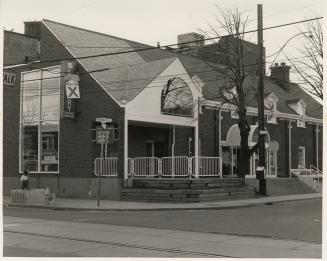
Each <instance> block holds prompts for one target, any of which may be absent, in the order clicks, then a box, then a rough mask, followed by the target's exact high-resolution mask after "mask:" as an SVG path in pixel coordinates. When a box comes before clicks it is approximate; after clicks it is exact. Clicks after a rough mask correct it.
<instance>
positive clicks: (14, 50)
mask: <svg viewBox="0 0 327 261" xmlns="http://www.w3.org/2000/svg"><path fill="white" fill-rule="evenodd" d="M39 48H40V43H39V41H38V40H37V39H35V38H32V37H28V36H25V35H23V34H19V33H15V32H10V31H4V38H3V64H4V65H10V64H22V63H26V62H27V61H28V62H32V61H35V60H38V59H39V57H38V54H39V53H40V50H39ZM26 57H27V58H26ZM26 59H28V60H27V61H26Z"/></svg>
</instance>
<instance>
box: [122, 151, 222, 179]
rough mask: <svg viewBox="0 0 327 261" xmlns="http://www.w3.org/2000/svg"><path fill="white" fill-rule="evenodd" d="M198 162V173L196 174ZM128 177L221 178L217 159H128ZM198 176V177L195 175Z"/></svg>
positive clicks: (219, 164) (220, 167) (219, 163)
mask: <svg viewBox="0 0 327 261" xmlns="http://www.w3.org/2000/svg"><path fill="white" fill-rule="evenodd" d="M196 161H198V172H196V167H195V166H196ZM127 163H128V164H127V165H128V175H129V176H132V177H159V178H160V177H172V178H174V177H190V178H191V177H192V176H197V177H219V176H220V177H221V178H222V160H221V158H219V157H192V158H189V157H186V156H176V157H163V158H156V157H138V158H128V162H127ZM196 174H198V175H196Z"/></svg>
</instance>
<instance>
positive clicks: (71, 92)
mask: <svg viewBox="0 0 327 261" xmlns="http://www.w3.org/2000/svg"><path fill="white" fill-rule="evenodd" d="M66 97H67V99H79V98H80V93H79V84H78V82H75V81H68V82H66Z"/></svg>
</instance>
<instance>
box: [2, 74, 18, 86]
mask: <svg viewBox="0 0 327 261" xmlns="http://www.w3.org/2000/svg"><path fill="white" fill-rule="evenodd" d="M15 84H16V73H9V72H3V85H10V86H15Z"/></svg>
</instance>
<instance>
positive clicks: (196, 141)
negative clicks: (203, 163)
mask: <svg viewBox="0 0 327 261" xmlns="http://www.w3.org/2000/svg"><path fill="white" fill-rule="evenodd" d="M194 154H195V173H194V175H195V178H199V123H198V122H197V123H196V126H195V133H194Z"/></svg>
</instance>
